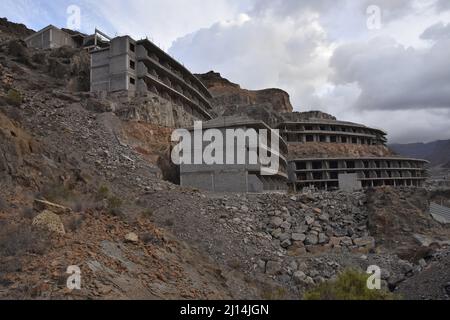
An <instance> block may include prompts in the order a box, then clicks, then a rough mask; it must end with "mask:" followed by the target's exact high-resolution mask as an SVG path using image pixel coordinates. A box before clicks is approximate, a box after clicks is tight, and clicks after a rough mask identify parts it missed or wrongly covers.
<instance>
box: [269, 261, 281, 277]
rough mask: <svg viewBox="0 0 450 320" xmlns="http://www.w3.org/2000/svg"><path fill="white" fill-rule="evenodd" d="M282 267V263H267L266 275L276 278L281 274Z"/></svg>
mask: <svg viewBox="0 0 450 320" xmlns="http://www.w3.org/2000/svg"><path fill="white" fill-rule="evenodd" d="M281 270H282V266H281V263H280V262H277V261H267V263H266V274H268V275H271V276H274V275H278V274H280V273H281Z"/></svg>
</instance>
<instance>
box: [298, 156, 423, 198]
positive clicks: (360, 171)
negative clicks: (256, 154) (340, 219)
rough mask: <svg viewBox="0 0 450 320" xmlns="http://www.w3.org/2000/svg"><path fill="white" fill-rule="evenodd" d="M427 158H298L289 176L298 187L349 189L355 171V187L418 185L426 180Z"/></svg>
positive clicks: (299, 188)
mask: <svg viewBox="0 0 450 320" xmlns="http://www.w3.org/2000/svg"><path fill="white" fill-rule="evenodd" d="M426 164H427V161H425V160H417V159H407V158H397V157H394V158H387V157H382V158H373V157H372V158H364V157H360V158H325V159H297V160H291V161H290V163H289V177H290V180H291V181H292V182H293V184H294V186H295V188H296V189H297V190H301V189H302V188H304V187H309V186H314V187H317V188H319V189H338V188H341V189H342V188H346V187H345V185H346V184H347V183H348V182H343V180H342V179H345V175H350V174H356V176H357V179H356V181H357V182H356V183H358V182H359V183H360V185H355V186H354V188H355V189H358V188H360V187H362V188H370V187H378V186H384V185H390V186H415V187H419V186H421V185H422V184H423V182H424V181H425V180H426V178H427V175H426V170H425V165H426ZM343 184H344V186H343Z"/></svg>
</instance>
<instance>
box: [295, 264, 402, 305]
mask: <svg viewBox="0 0 450 320" xmlns="http://www.w3.org/2000/svg"><path fill="white" fill-rule="evenodd" d="M369 276H370V275H368V274H365V273H361V272H359V271H356V270H351V269H350V270H346V271H345V272H343V273H341V274H340V275H339V276H338V278H337V279H336V280H335V281H328V282H324V283H322V284H321V285H319V286H318V287H316V288H315V289H312V290H311V291H309V292H307V293H306V294H305V295H304V296H303V299H304V300H395V299H396V296H395V295H393V294H392V293H390V292H387V291H385V290H370V289H369V288H367V279H368V278H369Z"/></svg>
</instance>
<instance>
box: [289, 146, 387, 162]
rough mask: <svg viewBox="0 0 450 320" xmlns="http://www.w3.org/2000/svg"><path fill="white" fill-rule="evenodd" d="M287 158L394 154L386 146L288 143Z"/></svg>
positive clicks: (356, 156)
mask: <svg viewBox="0 0 450 320" xmlns="http://www.w3.org/2000/svg"><path fill="white" fill-rule="evenodd" d="M288 147H289V158H290V159H301V158H333V157H337V158H339V157H341V158H352V157H355V158H358V157H390V156H395V154H394V153H393V152H392V151H391V150H389V148H387V147H386V146H382V145H379V146H369V145H355V144H348V143H318V142H306V143H302V144H292V143H290V144H288Z"/></svg>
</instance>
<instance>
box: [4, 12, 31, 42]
mask: <svg viewBox="0 0 450 320" xmlns="http://www.w3.org/2000/svg"><path fill="white" fill-rule="evenodd" d="M33 33H34V31H33V30H31V29H28V28H27V27H26V26H25V25H23V24H20V23H14V22H11V21H8V19H6V18H0V40H2V41H3V40H7V39H11V38H25V37H27V36H29V35H31V34H33Z"/></svg>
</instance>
